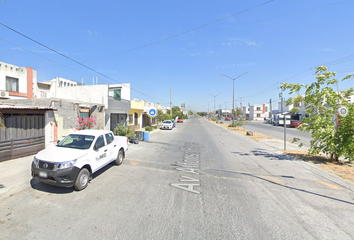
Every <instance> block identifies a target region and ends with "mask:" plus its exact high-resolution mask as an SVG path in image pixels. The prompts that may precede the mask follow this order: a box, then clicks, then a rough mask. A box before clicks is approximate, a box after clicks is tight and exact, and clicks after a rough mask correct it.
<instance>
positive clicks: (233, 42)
mask: <svg viewBox="0 0 354 240" xmlns="http://www.w3.org/2000/svg"><path fill="white" fill-rule="evenodd" d="M221 44H222V45H223V46H227V47H233V46H243V45H247V46H259V45H260V43H257V42H255V41H251V40H248V39H243V38H238V37H234V38H229V39H228V41H227V42H222V43H221Z"/></svg>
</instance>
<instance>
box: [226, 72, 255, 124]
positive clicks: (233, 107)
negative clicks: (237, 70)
mask: <svg viewBox="0 0 354 240" xmlns="http://www.w3.org/2000/svg"><path fill="white" fill-rule="evenodd" d="M247 73H248V72H244V73H242V74H241V75H239V76H237V77H235V78H231V77H229V76H227V75H225V74H220V75H222V76H225V77H227V78H230V79H231V80H232V82H233V87H232V104H234V102H235V80H236V79H237V78H239V77H241V76H242V75H244V74H247ZM232 110H233V111H235V106H234V105H232ZM234 115H235V114H232V124H234V121H235V116H234Z"/></svg>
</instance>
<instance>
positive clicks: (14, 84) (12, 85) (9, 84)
mask: <svg viewBox="0 0 354 240" xmlns="http://www.w3.org/2000/svg"><path fill="white" fill-rule="evenodd" d="M6 91H9V92H19V91H18V78H12V77H6Z"/></svg>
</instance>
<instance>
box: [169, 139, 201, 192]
mask: <svg viewBox="0 0 354 240" xmlns="http://www.w3.org/2000/svg"><path fill="white" fill-rule="evenodd" d="M180 149H181V150H182V151H183V152H184V154H183V161H181V162H176V166H177V167H176V168H175V169H176V170H177V171H182V172H184V173H190V174H193V175H199V174H200V173H199V172H198V171H199V170H200V162H199V160H200V159H199V158H200V152H199V146H198V144H197V143H193V142H192V143H185V146H184V147H182V148H180ZM180 178H181V179H179V182H178V183H171V184H170V185H171V186H172V187H175V188H178V189H182V190H185V191H188V192H192V193H196V194H200V192H199V191H197V190H195V189H194V188H195V187H200V180H199V179H196V178H194V177H189V176H184V175H181V176H180ZM194 182H195V183H194Z"/></svg>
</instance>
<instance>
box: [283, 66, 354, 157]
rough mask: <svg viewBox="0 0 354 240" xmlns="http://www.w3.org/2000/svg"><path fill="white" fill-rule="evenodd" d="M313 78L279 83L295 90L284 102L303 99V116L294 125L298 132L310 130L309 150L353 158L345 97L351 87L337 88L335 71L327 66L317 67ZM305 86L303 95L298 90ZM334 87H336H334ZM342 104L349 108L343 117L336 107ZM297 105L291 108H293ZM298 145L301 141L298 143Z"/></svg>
mask: <svg viewBox="0 0 354 240" xmlns="http://www.w3.org/2000/svg"><path fill="white" fill-rule="evenodd" d="M316 74H317V77H316V79H317V81H315V82H313V83H312V84H310V85H304V84H290V83H283V84H282V85H281V88H282V89H283V90H289V93H290V94H294V93H296V96H295V97H294V98H290V99H289V100H288V102H287V104H296V103H300V102H303V103H304V104H305V113H306V115H307V116H306V117H304V118H302V122H303V124H301V125H300V126H299V127H298V130H299V131H301V132H310V133H311V136H312V140H311V147H310V149H309V154H319V153H324V154H326V155H327V156H329V157H330V158H331V159H332V160H338V158H339V157H345V158H346V159H348V160H349V161H354V155H353V154H352V153H353V151H354V127H353V120H354V107H353V104H350V103H348V101H347V97H348V96H351V95H353V93H354V88H350V89H349V90H347V91H342V92H339V91H338V89H337V87H338V83H339V81H338V80H337V79H336V78H335V76H336V73H335V72H330V71H328V70H327V67H325V66H320V67H318V68H317V71H316ZM353 77H354V74H350V75H347V76H346V77H345V78H343V79H342V81H344V80H347V79H349V78H353ZM303 89H304V90H305V95H304V96H302V95H301V94H300V91H301V90H303ZM335 89H336V90H335ZM341 106H344V107H346V108H347V109H348V110H349V111H348V112H349V113H348V115H347V116H345V117H339V116H338V112H337V111H338V108H339V107H341ZM296 111H298V109H294V112H296ZM300 146H302V144H300Z"/></svg>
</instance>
